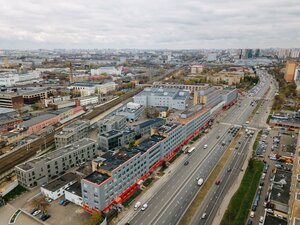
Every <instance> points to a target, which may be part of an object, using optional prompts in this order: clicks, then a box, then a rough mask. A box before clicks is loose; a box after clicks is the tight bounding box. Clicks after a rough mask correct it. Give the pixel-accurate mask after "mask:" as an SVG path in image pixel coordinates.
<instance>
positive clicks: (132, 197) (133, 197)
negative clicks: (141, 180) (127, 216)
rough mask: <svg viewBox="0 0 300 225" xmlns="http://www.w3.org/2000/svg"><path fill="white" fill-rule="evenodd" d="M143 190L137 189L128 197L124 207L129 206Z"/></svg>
mask: <svg viewBox="0 0 300 225" xmlns="http://www.w3.org/2000/svg"><path fill="white" fill-rule="evenodd" d="M141 192H142V190H141V189H137V190H136V191H135V192H134V193H133V194H132V195H131V196H130V197H129V198H127V199H126V200H125V201H124V202H123V203H122V205H123V206H124V207H127V206H128V205H129V204H130V203H131V202H132V201H133V200H134V199H135V198H136V197H137V196H139V194H141Z"/></svg>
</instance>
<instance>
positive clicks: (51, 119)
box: [17, 113, 60, 134]
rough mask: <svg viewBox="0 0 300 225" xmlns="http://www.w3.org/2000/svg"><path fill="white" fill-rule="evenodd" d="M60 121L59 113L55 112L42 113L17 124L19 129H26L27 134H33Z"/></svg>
mask: <svg viewBox="0 0 300 225" xmlns="http://www.w3.org/2000/svg"><path fill="white" fill-rule="evenodd" d="M59 121H60V117H59V115H55V114H50V113H46V114H42V115H40V116H36V117H33V118H32V119H30V120H27V121H24V122H21V123H19V124H18V125H17V129H18V130H21V131H26V132H27V134H33V133H36V132H39V131H40V130H42V129H43V128H44V127H47V126H51V125H54V124H56V123H58V122H59Z"/></svg>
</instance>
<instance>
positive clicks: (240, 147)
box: [191, 135, 251, 225]
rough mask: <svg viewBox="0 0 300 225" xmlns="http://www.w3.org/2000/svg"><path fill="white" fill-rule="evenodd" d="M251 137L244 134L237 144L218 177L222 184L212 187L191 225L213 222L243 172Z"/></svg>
mask: <svg viewBox="0 0 300 225" xmlns="http://www.w3.org/2000/svg"><path fill="white" fill-rule="evenodd" d="M250 139H251V136H250V135H244V136H243V137H242V138H241V140H240V144H237V147H236V149H235V151H234V152H233V156H232V159H231V160H230V161H229V163H228V164H227V166H226V167H225V168H226V169H225V170H224V171H223V172H222V174H221V175H220V176H219V178H218V180H220V184H219V185H215V186H213V187H212V188H211V190H210V192H209V193H208V195H207V196H206V198H205V200H204V201H203V203H202V207H200V210H198V211H197V213H196V215H195V216H194V218H193V221H192V222H191V225H210V224H212V222H213V220H214V216H215V214H216V213H217V211H218V209H219V205H220V204H221V202H222V200H223V199H224V197H225V195H226V193H227V191H228V190H229V189H230V187H231V185H232V184H233V183H234V181H235V179H236V178H237V177H238V175H239V174H240V172H241V168H242V166H243V162H244V159H245V158H246V156H247V150H248V147H249V142H250Z"/></svg>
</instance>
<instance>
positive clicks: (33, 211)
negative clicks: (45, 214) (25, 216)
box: [30, 208, 38, 215]
mask: <svg viewBox="0 0 300 225" xmlns="http://www.w3.org/2000/svg"><path fill="white" fill-rule="evenodd" d="M37 210H38V208H34V209H33V210H32V211H31V213H30V214H31V215H33V214H34V213H35V211H37Z"/></svg>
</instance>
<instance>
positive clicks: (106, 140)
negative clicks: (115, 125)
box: [98, 130, 124, 151]
mask: <svg viewBox="0 0 300 225" xmlns="http://www.w3.org/2000/svg"><path fill="white" fill-rule="evenodd" d="M98 143H99V148H100V149H101V150H103V151H112V150H114V149H116V148H119V147H121V146H123V145H124V141H123V134H122V132H120V131H116V130H111V131H108V132H106V133H100V134H99V135H98Z"/></svg>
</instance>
